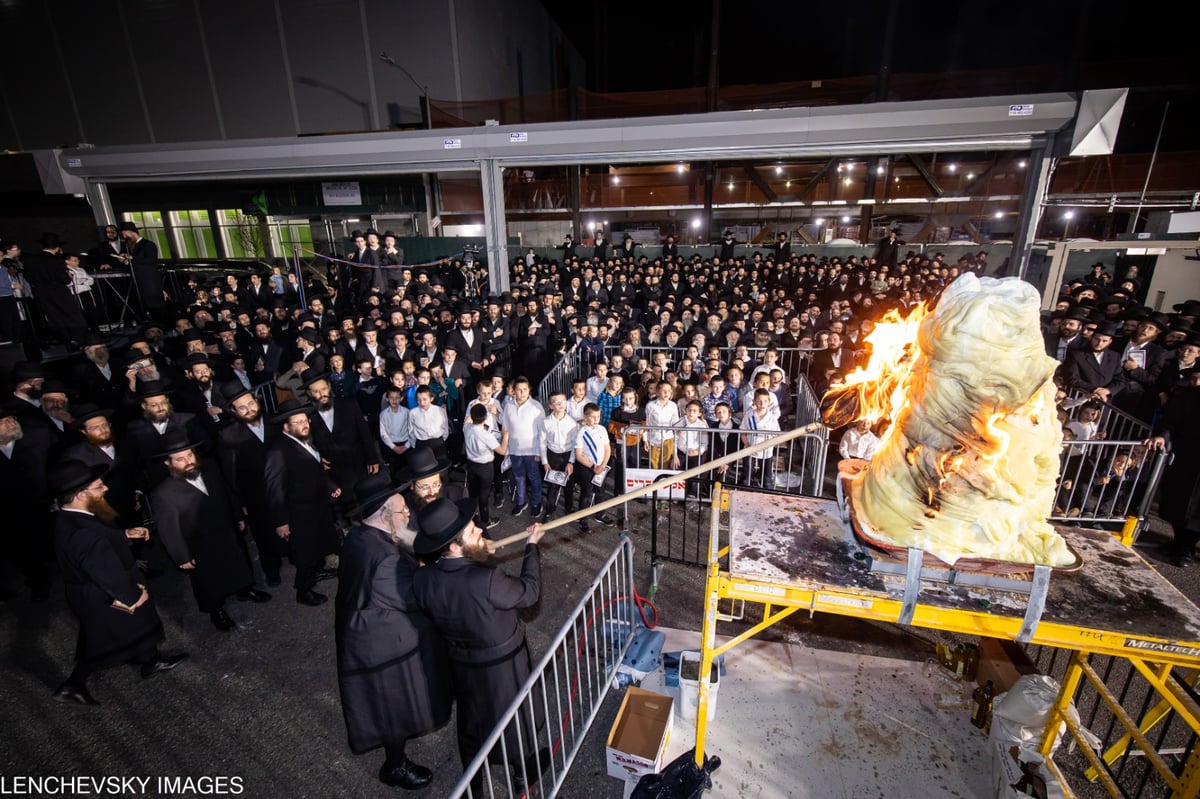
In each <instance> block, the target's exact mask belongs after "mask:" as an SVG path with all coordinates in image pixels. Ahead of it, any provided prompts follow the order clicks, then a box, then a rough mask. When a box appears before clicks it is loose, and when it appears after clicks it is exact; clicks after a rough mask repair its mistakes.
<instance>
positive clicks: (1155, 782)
mask: <svg viewBox="0 0 1200 799" xmlns="http://www.w3.org/2000/svg"><path fill="white" fill-rule="evenodd" d="M1029 655H1030V657H1031V659H1032V660H1033V662H1034V665H1035V666H1036V667H1037V670H1038V672H1039V673H1041V674H1045V675H1048V676H1050V677H1053V678H1054V679H1056V680H1058V681H1059V684H1060V685H1066V686H1067V687H1068V688H1069V689H1070V691H1069V692H1068V693H1067V696H1066V698H1069V699H1070V700H1071V701H1072V702H1073V704H1074V705H1075V708H1076V709H1077V710H1078V711H1079V722H1078V725H1076V724H1075V723H1074V722H1069V723H1068V724H1067V734H1068V735H1069V736H1070V738H1069V740H1071V741H1072V742H1073V743H1079V744H1080V747H1079V748H1078V749H1076V750H1075V751H1072V752H1067V753H1065V754H1064V753H1063V751H1062V750H1060V753H1059V754H1058V755H1057V756H1056V757H1055V758H1054V761H1055V763H1054V766H1055V768H1056V770H1058V771H1059V772H1060V773H1061V774H1062V775H1063V776H1064V777H1065V782H1066V783H1067V784H1068V785H1071V784H1072V783H1075V784H1080V783H1083V782H1084V781H1090V782H1099V783H1100V784H1101V785H1102V786H1103V787H1104V788H1105V790H1106V791H1107V793H1108V794H1109V795H1110V796H1122V797H1129V799H1140V798H1141V797H1160V796H1172V797H1184V796H1189V797H1191V796H1196V795H1197V792H1198V791H1200V746H1198V744H1200V736H1198V735H1197V729H1200V693H1198V692H1197V691H1198V688H1200V685H1198V678H1200V670H1198V669H1194V668H1192V669H1188V668H1183V667H1180V666H1174V667H1172V666H1171V665H1169V664H1160V663H1153V662H1148V661H1153V657H1152V653H1147V655H1148V656H1150V657H1149V658H1148V661H1143V660H1140V659H1136V658H1119V657H1113V656H1110V655H1097V654H1089V653H1087V652H1072V651H1069V650H1065V649H1056V648H1053V647H1037V646H1035V647H1030V648H1029ZM1065 709H1066V708H1065V707H1061V708H1056V709H1055V710H1056V716H1058V714H1060V713H1063V712H1064V711H1065ZM1063 720H1065V719H1063ZM1058 721H1059V718H1051V720H1050V721H1049V723H1048V729H1050V730H1051V731H1052V732H1051V734H1054V735H1055V736H1057V729H1056V728H1057V727H1058V726H1059V725H1058ZM1080 728H1082V729H1085V730H1090V731H1091V733H1092V734H1093V735H1096V736H1097V737H1098V738H1099V739H1100V747H1099V753H1098V754H1096V753H1094V752H1093V751H1092V750H1091V749H1090V748H1089V747H1088V745H1087V743H1086V742H1085V741H1084V740H1083V736H1082V735H1081V734H1080Z"/></svg>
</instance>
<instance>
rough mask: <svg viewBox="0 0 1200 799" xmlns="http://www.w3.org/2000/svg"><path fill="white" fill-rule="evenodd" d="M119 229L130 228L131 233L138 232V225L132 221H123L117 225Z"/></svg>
mask: <svg viewBox="0 0 1200 799" xmlns="http://www.w3.org/2000/svg"><path fill="white" fill-rule="evenodd" d="M117 230H128V231H129V232H131V233H137V232H138V226H137V225H135V224H134V223H132V222H122V223H121V224H119V225H117Z"/></svg>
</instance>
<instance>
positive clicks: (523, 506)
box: [512, 502, 529, 516]
mask: <svg viewBox="0 0 1200 799" xmlns="http://www.w3.org/2000/svg"><path fill="white" fill-rule="evenodd" d="M527 510H529V503H528V502H522V503H521V504H520V505H518V506H516V507H515V508H513V509H512V515H513V516H520V515H521V514H522V513H524V512H525V511H527Z"/></svg>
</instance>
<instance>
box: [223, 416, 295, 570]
mask: <svg viewBox="0 0 1200 799" xmlns="http://www.w3.org/2000/svg"><path fill="white" fill-rule="evenodd" d="M263 427H264V434H263V440H262V441H259V440H258V436H256V435H254V433H252V432H250V430H249V428H248V427H247V426H246V425H244V424H242V423H240V422H238V423H235V424H231V425H229V426H227V427H224V428H222V429H221V432H220V433H219V436H218V441H217V463H218V464H219V465H220V467H221V474H222V475H224V477H225V484H226V485H228V486H230V487H231V488H232V489H233V495H234V499H235V501H236V502H237V503H238V504H239V505H240V506H241V507H242V508H244V509H245V512H246V521H247V522H248V523H249V524H250V532H251V534H253V536H254V541H255V543H256V544H257V545H258V549H259V552H260V557H261V553H262V552H263V551H264V550H266V551H269V552H274V553H275V554H277V555H284V554H286V553H287V544H286V543H284V540H283V539H282V538H280V537H279V536H277V535H275V525H274V523H273V521H272V519H271V512H270V508H269V507H268V505H267V480H266V470H267V449H268V448H269V447H270V446H271V445H272V444H273V443H275V440H276V439H278V438H279V437H280V436H281V435H283V434H282V433H281V432H279V430H277V429H275V428H273V427H271V426H270V425H267V424H264V425H263Z"/></svg>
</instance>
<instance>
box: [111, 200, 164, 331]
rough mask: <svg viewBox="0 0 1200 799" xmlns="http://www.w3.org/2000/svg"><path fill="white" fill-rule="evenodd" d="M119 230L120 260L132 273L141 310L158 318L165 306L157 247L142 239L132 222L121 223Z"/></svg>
mask: <svg viewBox="0 0 1200 799" xmlns="http://www.w3.org/2000/svg"><path fill="white" fill-rule="evenodd" d="M119 229H120V232H121V238H123V239H124V240H125V254H124V255H123V256H122V257H121V260H122V261H124V262H125V264H126V265H127V266H128V267H129V269H130V271H131V272H133V282H134V285H135V286H136V287H137V294H138V301H139V302H140V303H141V305H142V310H143V311H144V312H145V313H146V314H147V315H148V316H158V315H159V313H160V312H161V311H162V309H163V308H164V307H165V306H166V304H167V298H166V292H165V291H163V282H162V275H161V274H160V273H159V271H158V245H157V244H155V243H154V242H152V241H150V240H149V239H144V238H142V234H141V232H140V231H139V230H138V226H137V225H135V224H134V223H132V222H122V223H121V224H120V225H119Z"/></svg>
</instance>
